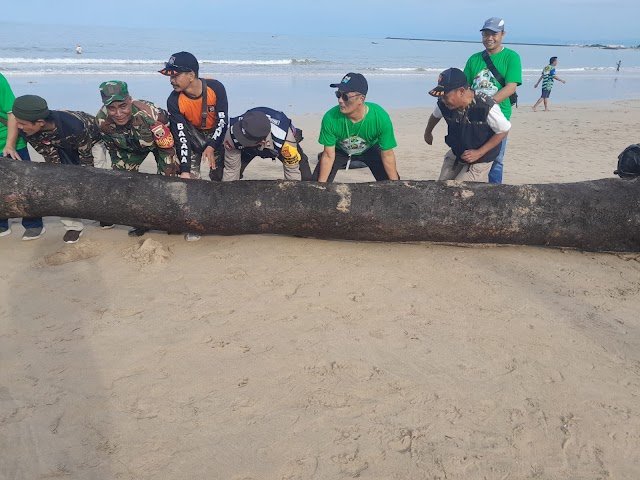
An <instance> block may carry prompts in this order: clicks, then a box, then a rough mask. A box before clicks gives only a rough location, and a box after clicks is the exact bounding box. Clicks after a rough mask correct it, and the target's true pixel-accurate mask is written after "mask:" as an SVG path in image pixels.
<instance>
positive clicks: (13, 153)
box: [0, 74, 44, 240]
mask: <svg viewBox="0 0 640 480" xmlns="http://www.w3.org/2000/svg"><path fill="white" fill-rule="evenodd" d="M15 99H16V97H15V95H14V94H13V90H11V86H9V82H7V79H6V78H4V76H3V75H2V74H0V152H2V154H1V155H0V157H7V158H13V159H14V160H23V161H25V162H28V161H30V160H31V158H30V157H29V150H28V149H27V142H25V140H24V138H22V137H19V136H18V123H17V122H16V117H14V116H13V113H12V111H13V101H14V100H15ZM0 161H4V160H0ZM22 226H23V227H24V234H23V235H22V239H23V240H36V239H37V238H40V237H41V236H42V234H43V233H44V225H43V223H42V218H23V219H22ZM10 234H11V227H10V226H9V219H7V218H0V237H4V236H6V235H10Z"/></svg>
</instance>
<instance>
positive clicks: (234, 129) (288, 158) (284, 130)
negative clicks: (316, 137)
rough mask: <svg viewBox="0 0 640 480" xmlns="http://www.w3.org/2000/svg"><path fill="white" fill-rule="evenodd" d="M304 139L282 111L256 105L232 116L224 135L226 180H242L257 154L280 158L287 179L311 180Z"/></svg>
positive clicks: (264, 156) (224, 176)
mask: <svg viewBox="0 0 640 480" xmlns="http://www.w3.org/2000/svg"><path fill="white" fill-rule="evenodd" d="M300 141H302V131H301V130H300V129H296V127H294V125H293V123H292V122H291V119H289V117H287V116H286V115H285V114H284V113H282V112H279V111H278V110H274V109H272V108H268V107H256V108H252V109H251V110H248V111H246V112H245V113H243V114H242V115H241V116H239V117H234V118H232V119H231V120H230V122H229V128H228V129H227V133H226V135H225V138H224V149H225V152H224V175H223V180H224V181H225V182H227V181H233V180H240V178H242V174H243V173H244V170H245V169H246V168H247V165H249V163H250V162H251V161H252V160H253V159H254V158H255V157H261V158H272V159H274V160H275V159H276V158H277V159H278V160H280V161H281V162H282V169H283V171H284V178H285V180H311V168H310V167H309V159H308V157H307V155H306V154H305V153H304V152H303V151H302V147H301V146H300Z"/></svg>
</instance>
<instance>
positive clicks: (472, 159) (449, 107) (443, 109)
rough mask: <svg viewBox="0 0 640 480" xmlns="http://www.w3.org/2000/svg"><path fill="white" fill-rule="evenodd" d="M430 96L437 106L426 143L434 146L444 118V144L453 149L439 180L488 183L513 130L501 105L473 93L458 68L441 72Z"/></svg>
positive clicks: (425, 135)
mask: <svg viewBox="0 0 640 480" xmlns="http://www.w3.org/2000/svg"><path fill="white" fill-rule="evenodd" d="M429 95H431V96H433V97H436V98H437V99H438V103H437V104H436V107H435V109H434V110H433V113H432V114H431V117H430V118H429V122H428V123H427V128H426V129H425V131H424V140H425V142H427V143H428V144H429V145H433V129H434V128H435V126H436V125H437V124H438V122H439V121H440V119H441V118H444V119H445V120H446V122H447V126H448V128H449V131H448V133H447V136H446V137H445V143H446V144H447V145H448V146H449V147H450V150H449V151H448V152H447V153H446V154H445V156H444V162H443V164H442V170H441V171H440V177H439V178H438V180H459V181H461V182H487V181H488V178H489V170H491V164H492V162H493V161H494V160H495V159H496V157H497V156H498V154H499V153H500V144H501V142H502V140H503V139H504V138H506V136H507V134H508V133H509V130H510V129H511V123H510V122H509V121H508V120H507V119H506V117H505V116H504V114H503V113H502V111H501V110H500V106H499V105H498V104H497V103H496V102H495V101H494V100H493V98H491V97H490V96H488V95H485V94H484V93H480V92H474V91H473V90H471V88H470V87H469V84H468V83H467V77H466V76H465V74H464V73H463V72H462V70H459V69H457V68H449V69H447V70H445V71H444V72H442V73H441V74H440V76H439V77H438V86H437V87H436V88H434V89H433V90H431V91H430V92H429Z"/></svg>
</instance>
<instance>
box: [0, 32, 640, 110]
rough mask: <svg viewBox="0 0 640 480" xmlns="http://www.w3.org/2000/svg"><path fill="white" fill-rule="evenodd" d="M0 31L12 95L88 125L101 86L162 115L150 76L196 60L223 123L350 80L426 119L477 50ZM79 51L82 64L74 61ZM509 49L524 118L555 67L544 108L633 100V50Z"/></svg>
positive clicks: (158, 82) (319, 96)
mask: <svg viewBox="0 0 640 480" xmlns="http://www.w3.org/2000/svg"><path fill="white" fill-rule="evenodd" d="M0 27H2V31H3V41H2V42H0V72H1V73H2V74H3V75H5V77H7V79H8V80H9V82H10V84H11V85H12V88H13V90H14V93H15V94H16V95H23V94H37V95H41V96H43V97H45V98H46V99H47V101H48V102H49V105H50V107H51V108H55V109H70V110H84V111H87V112H92V113H93V112H95V111H97V110H98V108H99V107H100V95H99V92H98V86H99V85H100V83H101V82H103V81H105V80H124V81H126V82H127V83H128V84H129V90H130V93H131V95H132V96H133V97H134V98H143V99H146V100H150V101H153V102H156V103H157V104H158V105H161V106H165V105H166V98H167V96H168V94H169V93H170V92H171V87H170V85H169V79H168V78H167V77H165V76H163V75H161V74H159V73H158V70H159V69H161V68H162V67H163V65H164V62H166V61H167V60H168V59H169V56H170V55H171V54H172V53H174V52H177V51H181V50H186V51H189V52H191V53H193V54H194V55H195V56H196V57H197V58H198V59H199V61H200V76H202V77H207V78H217V79H218V80H220V81H221V82H222V83H223V84H224V85H225V87H226V90H227V94H228V99H229V113H230V114H231V115H239V114H241V113H242V112H244V111H245V110H246V109H248V108H251V107H255V106H268V107H272V108H275V109H278V110H282V111H284V112H285V113H288V114H294V115H295V114H304V113H310V112H323V111H325V110H327V109H329V108H331V107H332V106H333V105H335V104H336V99H335V97H334V95H333V92H332V91H331V89H330V88H329V84H330V83H337V82H339V81H340V79H341V78H342V76H343V75H344V74H345V73H347V72H351V71H353V72H360V73H362V74H364V75H365V76H366V77H367V79H368V81H369V95H368V97H367V99H368V100H369V101H372V102H376V103H379V104H380V105H382V106H383V107H385V108H387V109H395V108H411V107H429V108H430V107H431V106H433V104H434V103H435V100H434V99H433V98H432V97H430V96H429V95H428V94H427V92H428V91H429V90H430V89H431V88H433V87H434V86H435V85H436V83H437V78H438V73H439V72H441V71H442V70H444V69H445V68H448V67H452V66H455V67H458V68H463V67H464V64H465V62H466V60H467V58H468V57H469V56H470V55H471V54H473V53H475V52H478V51H480V50H482V49H483V47H482V44H481V42H480V34H479V33H478V41H477V42H476V43H473V42H472V43H457V42H431V41H407V40H391V39H385V38H373V37H371V38H349V37H318V36H306V37H305V36H290V35H281V34H265V33H234V34H230V33H219V32H213V31H212V32H208V31H202V30H199V31H196V30H194V31H185V30H181V31H180V32H179V34H176V32H173V31H172V32H167V31H166V30H161V29H151V28H149V29H145V28H141V29H126V28H105V27H95V28H93V27H92V28H89V27H63V26H41V27H37V29H38V34H37V35H34V34H28V35H27V34H25V32H26V31H30V32H33V29H34V27H33V26H29V27H28V28H27V26H25V25H20V24H7V23H4V24H0ZM25 39H26V40H25ZM507 39H508V37H507ZM77 45H81V47H82V54H77V53H76V46H77ZM505 46H507V47H508V48H512V49H514V50H516V51H517V52H518V53H519V54H520V56H521V59H522V67H523V84H522V85H521V86H520V87H518V95H519V98H520V103H521V104H522V106H527V105H531V104H533V102H535V100H536V99H537V98H538V97H539V96H540V89H539V88H538V89H534V88H533V85H534V83H535V82H536V81H537V79H538V78H539V76H540V72H541V70H542V68H543V67H544V66H545V65H546V64H547V62H548V60H549V57H551V56H557V57H558V67H557V75H558V76H560V77H561V78H563V79H565V80H566V81H567V83H566V84H564V85H563V84H559V83H558V82H556V85H555V86H554V89H553V92H552V95H551V100H552V102H559V103H560V102H576V101H581V102H582V101H623V100H624V99H629V98H637V97H638V96H639V92H640V50H637V49H624V50H612V49H601V48H590V47H584V46H578V45H573V46H571V45H568V46H536V45H510V44H509V43H506V42H505ZM619 60H620V61H621V62H622V63H621V68H620V71H616V64H617V62H618V61H619Z"/></svg>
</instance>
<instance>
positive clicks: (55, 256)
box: [37, 242, 100, 268]
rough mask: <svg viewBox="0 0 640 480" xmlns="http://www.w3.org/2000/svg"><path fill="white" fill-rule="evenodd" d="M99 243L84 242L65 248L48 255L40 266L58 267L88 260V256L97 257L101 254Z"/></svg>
mask: <svg viewBox="0 0 640 480" xmlns="http://www.w3.org/2000/svg"><path fill="white" fill-rule="evenodd" d="M98 247H99V246H98V245H94V244H93V243H88V242H87V243H84V244H82V245H75V246H73V247H71V248H65V249H64V250H60V251H59V252H55V253H52V254H50V255H46V256H45V257H44V259H43V261H42V263H40V264H39V265H37V266H38V267H40V268H42V267H57V266H59V265H64V264H65V263H71V262H79V261H81V260H86V259H87V258H92V257H97V256H98V255H100V250H99V248H98Z"/></svg>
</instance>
